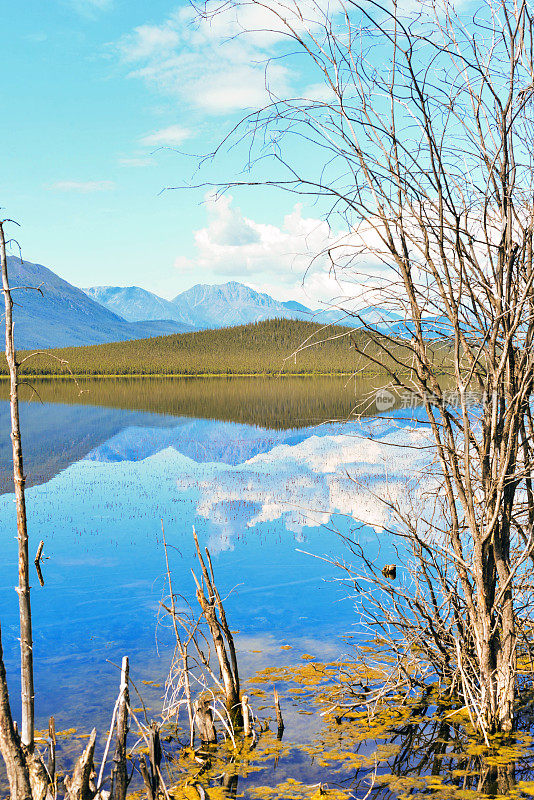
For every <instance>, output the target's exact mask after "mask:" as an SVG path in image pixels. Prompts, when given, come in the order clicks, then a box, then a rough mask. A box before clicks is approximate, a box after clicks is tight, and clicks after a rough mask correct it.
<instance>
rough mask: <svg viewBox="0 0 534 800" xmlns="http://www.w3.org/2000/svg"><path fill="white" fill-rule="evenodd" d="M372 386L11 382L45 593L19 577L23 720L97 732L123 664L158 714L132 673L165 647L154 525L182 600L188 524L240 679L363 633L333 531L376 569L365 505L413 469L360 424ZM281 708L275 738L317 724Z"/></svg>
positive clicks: (1, 509)
mask: <svg viewBox="0 0 534 800" xmlns="http://www.w3.org/2000/svg"><path fill="white" fill-rule="evenodd" d="M377 386H378V384H377V382H376V381H373V380H363V379H360V380H356V381H355V380H354V379H351V380H347V379H340V378H321V379H311V378H302V379H295V378H283V379H279V380H277V379H262V378H251V379H238V378H234V379H220V378H219V379H189V380H178V379H157V380H154V379H151V380H142V379H140V380H132V379H130V380H127V379H124V380H117V381H111V380H100V381H80V382H79V383H78V384H77V385H76V384H74V383H73V382H72V381H70V382H63V381H49V382H44V381H43V382H40V383H35V384H34V387H33V388H30V387H25V388H24V397H25V399H24V402H23V403H22V406H21V424H22V432H23V447H24V452H25V457H26V458H25V472H26V475H27V486H28V489H27V509H28V523H29V533H30V542H31V544H30V549H31V553H32V557H33V553H34V552H35V550H36V549H37V545H38V542H39V541H40V540H41V539H42V540H44V542H45V548H44V555H45V556H46V560H45V561H44V564H43V573H44V580H45V585H44V587H43V588H41V587H40V586H39V583H38V581H37V576H36V574H35V573H33V581H32V583H33V591H32V605H33V624H34V641H35V644H34V656H35V670H36V674H35V679H36V717H37V719H36V722H37V726H38V727H41V728H43V727H45V726H46V724H47V720H48V717H49V715H50V714H54V715H55V718H56V725H57V728H58V729H67V728H77V729H78V730H79V731H82V732H86V731H88V730H90V729H91V727H92V726H93V725H96V726H97V727H99V729H102V730H103V731H105V730H106V729H107V728H106V726H109V719H110V714H111V709H112V707H113V703H114V699H115V697H116V693H117V686H118V672H117V666H116V665H117V664H120V661H121V658H122V656H123V655H128V656H129V657H130V663H131V675H132V678H133V680H134V682H136V685H137V686H138V687H140V688H142V690H143V691H142V693H143V696H144V699H145V701H146V702H147V705H148V706H149V707H150V708H151V709H152V710H153V713H156V712H157V711H158V709H159V708H160V707H161V696H162V689H161V688H160V687H159V686H156V687H154V686H153V685H146V684H142V681H155V683H156V684H163V683H164V681H165V676H166V673H167V670H168V668H169V663H170V658H171V655H172V643H171V638H170V632H169V627H168V625H167V624H166V623H165V622H164V621H163V620H161V619H160V620H159V622H158V618H159V617H160V616H161V615H160V601H161V599H162V596H163V595H164V594H165V587H166V584H165V580H166V577H165V556H164V550H163V542H162V522H163V526H164V530H165V536H166V540H167V542H168V544H169V547H170V550H169V552H170V559H171V567H172V572H173V581H174V589H175V591H176V592H178V593H179V594H180V595H182V596H183V598H184V602H185V601H186V600H187V601H191V603H194V602H196V601H195V599H194V583H193V579H192V576H191V568H192V567H195V566H196V565H195V552H194V544H193V539H192V529H193V526H195V528H196V531H197V534H198V537H199V540H200V543H201V545H202V546H207V547H208V548H209V550H210V552H211V554H212V558H213V564H214V569H215V575H216V579H217V583H218V586H219V589H220V591H221V594H223V596H225V597H226V596H228V597H227V600H226V602H225V605H226V611H227V616H228V618H229V621H230V625H231V627H232V629H234V630H237V631H238V634H237V635H236V644H237V647H238V655H239V661H240V671H241V673H242V675H243V676H244V677H247V676H251V675H253V674H254V673H256V672H257V671H258V670H262V669H264V668H266V667H273V666H277V665H283V664H291V663H299V662H300V659H301V656H302V655H303V654H305V653H306V654H311V655H313V656H314V657H316V658H317V659H319V660H320V661H329V660H334V659H337V658H340V657H342V656H344V655H348V656H349V657H350V641H351V639H350V637H354V636H357V637H359V636H365V635H367V633H366V632H365V631H364V630H362V628H361V626H360V625H359V623H358V618H357V616H356V614H355V609H354V598H353V597H351V587H350V585H347V584H346V583H345V582H344V581H343V580H342V578H343V575H342V573H341V571H340V570H339V569H338V568H336V567H335V566H334V565H333V564H331V563H329V562H330V561H332V560H333V561H336V560H337V559H344V558H346V557H349V556H350V552H349V551H348V548H347V545H346V543H345V541H344V539H343V537H344V536H350V537H353V538H355V539H356V540H357V541H358V542H359V543H360V544H361V545H362V546H363V547H365V549H366V554H367V555H370V554H373V553H374V554H375V556H376V558H377V559H380V560H381V561H382V560H383V562H384V563H388V560H389V559H390V558H391V550H390V543H389V541H388V538H387V536H386V535H385V534H384V533H383V529H384V527H386V526H387V525H388V522H389V513H390V512H389V511H388V510H387V509H386V508H385V507H383V506H382V505H381V504H380V503H377V501H376V499H374V494H376V493H380V491H382V490H384V487H387V491H388V492H390V493H391V492H393V493H397V494H398V495H399V496H401V495H402V493H403V491H404V481H405V477H406V474H407V473H409V472H412V473H413V468H414V455H413V453H411V452H406V451H405V450H404V449H403V448H402V447H401V446H400V445H401V444H402V440H403V436H405V432H404V428H403V424H402V423H399V421H395V419H393V420H392V419H390V418H388V419H386V418H382V417H380V416H379V415H378V416H377V414H376V407H375V404H374V393H375V391H376V389H377ZM0 388H1V391H2V392H3V394H2V395H0V397H2V399H1V400H0V431H1V436H2V438H1V441H0V478H1V481H2V483H1V490H2V494H1V495H0V524H1V528H2V536H3V542H4V544H3V551H2V554H3V557H2V560H1V563H0V593H1V609H2V612H1V621H2V634H3V640H4V648H5V657H6V664H7V668H8V673H9V679H10V685H11V691H12V696H13V698H15V697H16V696H17V692H18V655H19V654H18V640H17V635H18V602H17V595H16V593H15V591H14V585H15V582H16V543H15V541H14V539H15V535H16V525H15V513H14V502H13V495H12V494H11V493H10V492H11V488H12V483H11V477H10V470H11V465H10V456H11V453H10V441H9V435H8V433H9V405H8V402H7V387H6V386H5V384H3V385H2V386H1V387H0ZM399 405H400V404H399V403H397V407H398V406H399ZM397 414H398V416H399V419H402V412H401V411H398V412H397ZM379 439H380V441H379ZM383 439H385V441H386V444H383V443H382V440H383ZM362 523H363V524H362ZM325 559H326V560H325ZM32 570H33V566H32ZM347 637H349V638H347ZM13 705H14V707H15V709H16V712H17V715H18V709H17V706H16V702H14V703H13ZM284 713H285V715H286V728H287V733H286V735H287V736H288V737H290V738H291V739H292V740H294V741H307V740H308V739H309V738H310V736H312V733H313V732H314V731H316V729H317V726H318V724H319V722H318V721H317V720H315V721H311V719H310V717H308V716H302V715H300V716H299V712H298V711H297V710H296V709H295V708H293V706H292V704H291V703H289V702H286V703H285V708H284Z"/></svg>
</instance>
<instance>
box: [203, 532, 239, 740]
mask: <svg viewBox="0 0 534 800" xmlns="http://www.w3.org/2000/svg"><path fill="white" fill-rule="evenodd" d="M193 537H194V539H195V546H196V550H197V556H198V560H199V562H200V566H201V569H202V577H203V579H204V581H203V583H204V584H205V586H206V592H207V595H208V596H207V597H206V594H205V593H204V588H203V585H202V584H201V583H199V581H198V580H197V578H196V576H195V573H194V572H193V578H194V580H195V583H196V586H197V592H196V595H197V600H198V602H199V605H200V607H201V609H202V611H203V612H204V617H205V619H206V622H207V623H208V627H209V629H210V633H211V636H212V639H213V644H214V647H215V654H216V656H217V661H218V662H219V667H220V670H221V678H222V682H223V686H224V693H225V697H226V708H227V711H228V714H229V717H230V720H231V722H232V724H233V725H237V726H239V727H241V726H242V724H243V719H242V714H241V698H240V687H239V673H238V670H237V657H236V652H235V645H234V639H233V636H232V632H231V631H230V628H229V626H228V623H227V620H226V615H225V613H224V608H223V604H222V600H221V597H220V595H219V592H218V590H217V587H216V585H215V580H214V576H213V568H212V566H211V559H210V555H209V552H208V550H206V555H207V558H208V563H209V566H210V571H209V572H208V570H207V568H206V564H205V562H204V559H203V558H202V553H201V552H200V546H199V544H198V538H197V535H196V532H195V529H194V528H193ZM217 612H218V614H217ZM227 646H228V650H227Z"/></svg>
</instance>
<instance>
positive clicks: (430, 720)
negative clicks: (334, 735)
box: [344, 703, 534, 800]
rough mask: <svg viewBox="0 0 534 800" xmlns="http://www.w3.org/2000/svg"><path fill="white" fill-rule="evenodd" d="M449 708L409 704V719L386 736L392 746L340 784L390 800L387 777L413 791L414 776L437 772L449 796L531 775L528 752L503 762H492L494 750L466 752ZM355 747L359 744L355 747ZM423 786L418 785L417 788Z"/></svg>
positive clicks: (496, 788)
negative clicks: (392, 750) (387, 755)
mask: <svg viewBox="0 0 534 800" xmlns="http://www.w3.org/2000/svg"><path fill="white" fill-rule="evenodd" d="M447 714H450V709H449V708H443V709H439V708H438V709H436V707H435V706H433V705H430V704H428V703H422V704H420V705H419V706H416V707H414V709H413V713H412V716H411V718H410V720H409V721H408V722H407V723H406V724H405V725H403V726H402V727H401V728H399V729H398V730H396V731H395V732H394V733H393V734H392V735H391V736H390V737H389V738H388V739H387V740H386V741H387V743H389V744H396V745H398V750H397V752H396V753H395V754H394V755H393V756H391V757H390V758H389V759H387V760H386V761H383V762H380V763H379V764H378V766H377V767H375V768H374V769H370V768H369V767H366V768H362V769H361V770H359V771H358V773H357V774H356V775H355V776H354V777H353V780H352V781H350V782H348V781H347V782H345V783H344V786H345V788H348V787H349V785H350V788H351V791H352V792H353V793H354V796H355V797H357V798H363V797H365V798H366V800H391V798H393V797H396V796H397V794H396V790H393V789H392V779H391V777H385V776H392V777H393V779H395V778H400V779H402V782H403V787H404V788H405V790H408V787H410V780H411V779H412V781H413V782H412V784H411V787H410V789H411V791H412V792H413V793H414V794H416V795H417V796H419V794H418V792H417V786H418V785H419V784H418V782H417V781H416V780H415V779H420V778H424V777H425V776H426V777H428V776H432V777H434V778H436V777H437V778H442V779H443V782H444V787H446V786H449V787H450V799H451V800H454V797H455V796H456V791H462V792H463V791H466V790H470V791H475V792H480V793H482V794H484V795H488V796H490V797H493V796H495V797H499V796H508V794H509V792H510V791H511V790H512V789H513V788H514V787H515V785H516V783H517V782H518V781H521V780H532V777H533V776H534V765H533V764H532V758H531V757H529V755H528V754H525V755H524V756H518V757H517V760H516V761H511V762H510V763H508V764H502V763H501V764H498V763H492V758H491V756H492V755H495V754H496V753H498V751H499V748H498V745H496V746H495V750H494V751H493V753H491V752H489V751H488V753H486V754H482V755H478V754H475V755H473V754H470V753H469V752H468V747H469V739H468V736H467V734H466V731H465V727H463V726H462V725H461V724H460V723H457V722H453V721H451V720H450V719H448V718H447ZM359 749H361V748H359ZM427 791H428V790H425V789H422V790H421V794H426V793H427Z"/></svg>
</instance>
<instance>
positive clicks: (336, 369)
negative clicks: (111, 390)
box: [1, 319, 384, 375]
mask: <svg viewBox="0 0 534 800" xmlns="http://www.w3.org/2000/svg"><path fill="white" fill-rule="evenodd" d="M349 331H350V329H349V328H346V329H345V328H339V327H337V326H336V327H330V328H326V329H325V328H324V327H323V326H321V325H318V324H317V323H312V322H300V321H296V320H287V319H275V320H268V321H264V322H258V323H253V324H249V325H241V326H238V327H231V328H221V329H217V330H205V331H198V332H194V333H184V334H173V335H170V336H161V337H154V338H151V339H139V340H135V341H130V342H114V343H112V344H103V345H92V346H89V347H72V348H61V349H54V350H48V351H46V352H44V353H39V354H37V355H35V356H32V357H31V358H30V359H28V360H27V361H25V362H24V364H23V365H22V368H21V372H22V373H23V374H26V375H28V374H33V375H36V374H39V375H56V374H61V373H65V372H67V371H68V370H69V369H70V371H72V372H73V373H74V374H76V375H135V374H141V375H212V374H213V375H228V374H236V375H254V374H275V373H279V372H280V371H283V372H286V373H290V374H303V373H316V374H318V373H322V374H332V373H351V372H354V371H355V370H356V369H361V368H362V367H367V368H368V369H369V370H370V371H379V370H378V368H377V366H376V365H375V364H372V363H371V362H370V361H368V360H367V359H366V363H364V362H362V359H361V357H359V356H358V355H357V354H356V352H355V349H354V347H353V346H352V341H353V340H351V337H353V339H356V340H358V341H359V342H361V343H362V344H364V343H365V344H366V346H367V351H368V353H369V354H371V355H376V356H377V357H379V358H380V360H381V362H382V363H384V358H383V356H382V355H381V354H380V352H379V348H378V347H377V346H376V345H373V344H372V343H371V342H370V340H369V337H368V335H367V334H366V333H365V332H363V331H361V330H356V331H354V332H353V333H351V337H349V336H348V335H343V334H344V333H345V334H348V332H349ZM329 337H332V338H330V340H328V339H329ZM325 339H326V340H327V341H324V340H325ZM304 342H307V344H308V345H312V346H307V347H306V348H305V349H304V350H303V351H302V352H300V353H298V354H297V355H296V356H293V353H295V351H296V350H297V349H298V348H299V346H300V345H302V344H303V343H304ZM313 343H315V344H313ZM24 355H26V354H21V358H22V357H23V356H24ZM62 361H66V362H68V367H66V366H65V364H62ZM1 372H2V373H5V372H6V366H5V362H4V363H3V364H2V369H1Z"/></svg>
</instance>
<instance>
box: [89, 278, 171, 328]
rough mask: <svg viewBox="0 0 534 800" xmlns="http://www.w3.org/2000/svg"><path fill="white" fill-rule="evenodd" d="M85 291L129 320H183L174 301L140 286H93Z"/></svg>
mask: <svg viewBox="0 0 534 800" xmlns="http://www.w3.org/2000/svg"><path fill="white" fill-rule="evenodd" d="M83 291H84V292H85V293H86V294H88V295H89V297H91V298H92V299H93V300H95V301H96V302H97V303H100V305H102V306H105V307H106V308H107V309H109V311H113V313H114V314H118V315H119V317H123V318H124V319H126V320H128V321H129V322H138V321H140V320H156V319H157V320H161V319H170V320H174V321H176V322H183V320H182V318H181V316H180V311H179V310H178V309H177V308H176V306H175V305H174V303H171V301H170V300H164V299H163V297H158V295H157V294H153V293H152V292H148V291H147V290H146V289H141V287H139V286H91V287H89V288H88V289H84V290H83Z"/></svg>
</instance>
